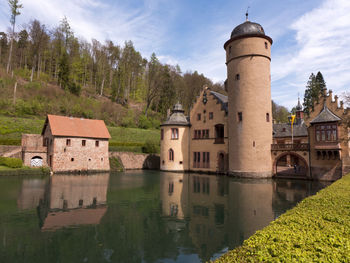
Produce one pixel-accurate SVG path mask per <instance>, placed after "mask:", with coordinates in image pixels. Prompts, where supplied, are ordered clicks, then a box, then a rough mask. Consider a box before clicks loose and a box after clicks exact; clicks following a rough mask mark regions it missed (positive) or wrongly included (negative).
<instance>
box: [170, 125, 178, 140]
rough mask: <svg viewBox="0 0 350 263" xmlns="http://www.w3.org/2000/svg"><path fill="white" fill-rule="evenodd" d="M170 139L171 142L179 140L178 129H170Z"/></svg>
mask: <svg viewBox="0 0 350 263" xmlns="http://www.w3.org/2000/svg"><path fill="white" fill-rule="evenodd" d="M171 139H172V140H177V139H179V129H178V128H172V129H171Z"/></svg>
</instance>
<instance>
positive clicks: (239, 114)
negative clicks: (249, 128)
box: [237, 112, 243, 121]
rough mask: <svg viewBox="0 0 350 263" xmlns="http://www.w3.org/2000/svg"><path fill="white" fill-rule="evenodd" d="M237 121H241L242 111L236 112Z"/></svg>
mask: <svg viewBox="0 0 350 263" xmlns="http://www.w3.org/2000/svg"><path fill="white" fill-rule="evenodd" d="M237 116H238V121H243V114H242V112H238V115H237Z"/></svg>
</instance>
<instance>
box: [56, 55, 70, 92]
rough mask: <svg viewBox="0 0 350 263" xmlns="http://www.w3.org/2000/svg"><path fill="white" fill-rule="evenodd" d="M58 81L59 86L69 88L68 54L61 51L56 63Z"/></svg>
mask: <svg viewBox="0 0 350 263" xmlns="http://www.w3.org/2000/svg"><path fill="white" fill-rule="evenodd" d="M58 83H59V84H60V86H61V88H63V89H67V88H69V63H68V54H67V53H66V52H64V53H63V55H62V56H61V59H60V61H59V65H58Z"/></svg>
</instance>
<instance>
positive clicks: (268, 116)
mask: <svg viewBox="0 0 350 263" xmlns="http://www.w3.org/2000/svg"><path fill="white" fill-rule="evenodd" d="M266 122H270V114H269V113H266Z"/></svg>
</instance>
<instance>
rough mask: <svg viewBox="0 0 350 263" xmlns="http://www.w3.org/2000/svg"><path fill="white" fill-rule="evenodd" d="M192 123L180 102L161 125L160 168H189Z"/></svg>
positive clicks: (183, 169)
mask: <svg viewBox="0 0 350 263" xmlns="http://www.w3.org/2000/svg"><path fill="white" fill-rule="evenodd" d="M189 126H190V123H189V121H188V119H187V118H186V116H185V115H184V110H183V108H182V105H181V104H180V103H177V104H175V106H174V108H173V110H172V113H171V115H170V116H169V117H168V118H167V120H166V121H165V122H164V123H163V124H162V125H161V130H160V132H161V135H160V137H161V138H160V170H163V171H186V170H188V169H189V129H190V127H189Z"/></svg>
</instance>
